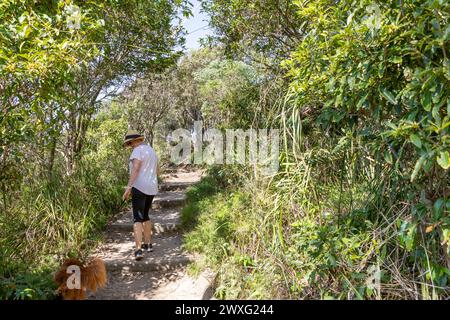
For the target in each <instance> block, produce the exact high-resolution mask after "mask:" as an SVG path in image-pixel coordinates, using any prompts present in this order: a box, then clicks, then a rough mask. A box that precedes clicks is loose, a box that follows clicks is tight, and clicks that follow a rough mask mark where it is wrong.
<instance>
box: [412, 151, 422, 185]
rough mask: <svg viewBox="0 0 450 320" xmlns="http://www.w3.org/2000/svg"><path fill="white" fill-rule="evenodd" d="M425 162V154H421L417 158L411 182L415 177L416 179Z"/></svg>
mask: <svg viewBox="0 0 450 320" xmlns="http://www.w3.org/2000/svg"><path fill="white" fill-rule="evenodd" d="M424 162H425V155H423V156H421V157H420V158H419V160H417V162H416V165H415V166H414V171H413V173H412V174H411V182H413V181H414V179H416V176H417V174H418V173H419V171H420V169H421V168H422V165H423V163H424Z"/></svg>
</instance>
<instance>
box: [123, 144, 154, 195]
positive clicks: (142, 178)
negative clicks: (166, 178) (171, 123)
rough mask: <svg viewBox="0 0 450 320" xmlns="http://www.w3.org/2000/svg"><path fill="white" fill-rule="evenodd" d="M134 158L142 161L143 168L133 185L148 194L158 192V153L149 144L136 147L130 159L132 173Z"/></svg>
mask: <svg viewBox="0 0 450 320" xmlns="http://www.w3.org/2000/svg"><path fill="white" fill-rule="evenodd" d="M133 159H138V160H141V161H142V165H141V170H139V174H138V176H137V178H136V180H135V181H134V183H133V187H135V188H136V189H138V190H139V191H141V192H143V193H145V194H148V195H155V194H157V193H158V178H157V174H156V170H157V166H158V156H157V155H156V152H155V150H153V148H152V147H150V146H149V145H148V144H141V145H139V146H137V147H136V148H134V149H133V152H132V153H131V156H130V161H129V169H130V173H131V172H132V169H133V163H132V162H131V160H133Z"/></svg>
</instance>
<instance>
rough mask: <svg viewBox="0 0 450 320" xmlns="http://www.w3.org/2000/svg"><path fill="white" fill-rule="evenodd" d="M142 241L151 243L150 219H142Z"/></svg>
mask: <svg viewBox="0 0 450 320" xmlns="http://www.w3.org/2000/svg"><path fill="white" fill-rule="evenodd" d="M143 226H144V243H146V244H150V243H152V223H151V222H150V220H147V221H144V223H143Z"/></svg>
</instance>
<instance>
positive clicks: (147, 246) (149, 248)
mask: <svg viewBox="0 0 450 320" xmlns="http://www.w3.org/2000/svg"><path fill="white" fill-rule="evenodd" d="M141 248H142V250H144V251H146V252H153V245H152V244H151V243H148V244H147V243H144V244H142V246H141Z"/></svg>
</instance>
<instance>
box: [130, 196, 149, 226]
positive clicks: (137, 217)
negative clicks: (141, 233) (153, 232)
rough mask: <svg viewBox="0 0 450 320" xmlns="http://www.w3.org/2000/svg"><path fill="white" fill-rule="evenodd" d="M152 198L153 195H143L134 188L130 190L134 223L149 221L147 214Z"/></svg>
mask: <svg viewBox="0 0 450 320" xmlns="http://www.w3.org/2000/svg"><path fill="white" fill-rule="evenodd" d="M153 197H154V196H153V195H148V194H145V193H143V192H141V191H139V190H138V189H136V188H134V187H133V188H131V204H132V206H133V221H134V222H135V223H136V222H144V221H148V220H150V218H149V217H148V212H149V211H150V208H151V207H152V202H153Z"/></svg>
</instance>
